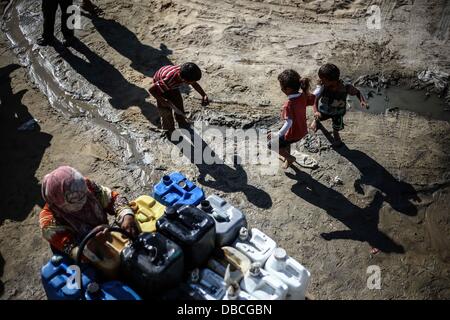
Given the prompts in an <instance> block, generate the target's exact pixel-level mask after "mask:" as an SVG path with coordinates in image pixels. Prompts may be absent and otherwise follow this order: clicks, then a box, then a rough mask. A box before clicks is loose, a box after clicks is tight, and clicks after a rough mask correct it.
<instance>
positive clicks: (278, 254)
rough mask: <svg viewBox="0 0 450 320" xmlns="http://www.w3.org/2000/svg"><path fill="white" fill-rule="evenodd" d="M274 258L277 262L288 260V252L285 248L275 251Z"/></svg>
mask: <svg viewBox="0 0 450 320" xmlns="http://www.w3.org/2000/svg"><path fill="white" fill-rule="evenodd" d="M273 256H274V258H275V259H276V260H278V261H280V260H286V258H287V253H286V250H284V249H283V248H279V247H278V248H276V249H275V250H274V251H273Z"/></svg>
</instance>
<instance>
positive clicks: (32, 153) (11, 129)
mask: <svg viewBox="0 0 450 320" xmlns="http://www.w3.org/2000/svg"><path fill="white" fill-rule="evenodd" d="M19 68H20V66H19V65H16V64H10V65H8V66H5V67H2V68H0V81H1V83H2V85H1V86H0V123H1V127H0V135H1V136H2V139H0V152H1V154H2V157H1V159H0V176H1V177H2V178H1V179H0V189H1V190H2V197H1V198H0V207H1V213H0V225H2V224H3V222H4V221H5V220H13V221H23V220H25V219H26V218H27V217H28V215H29V214H30V213H31V212H32V210H33V208H34V206H35V205H38V206H41V207H42V206H43V204H44V203H43V200H42V197H41V185H40V182H39V180H38V179H37V178H36V171H37V169H38V168H39V166H40V165H41V161H42V157H43V156H44V153H45V150H46V149H47V148H48V147H49V146H50V141H51V140H52V136H51V135H50V134H48V133H45V132H41V131H40V126H39V125H38V124H37V123H34V124H32V125H31V126H30V127H29V128H23V129H24V130H21V129H22V128H21V127H22V125H23V124H24V123H27V122H28V121H30V120H33V115H31V114H30V113H29V111H28V107H27V106H26V105H24V104H23V102H22V99H23V96H24V94H25V93H26V91H27V90H26V89H24V90H21V91H19V92H14V90H13V86H12V84H11V74H12V73H13V72H14V71H15V70H16V69H19Z"/></svg>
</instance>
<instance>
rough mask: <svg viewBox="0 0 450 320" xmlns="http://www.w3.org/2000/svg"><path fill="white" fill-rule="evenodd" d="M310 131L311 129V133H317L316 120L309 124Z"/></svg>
mask: <svg viewBox="0 0 450 320" xmlns="http://www.w3.org/2000/svg"><path fill="white" fill-rule="evenodd" d="M310 129H311V130H312V131H313V132H317V120H314V121H313V122H312V123H311V126H310Z"/></svg>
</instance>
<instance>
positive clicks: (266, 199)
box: [171, 128, 272, 209]
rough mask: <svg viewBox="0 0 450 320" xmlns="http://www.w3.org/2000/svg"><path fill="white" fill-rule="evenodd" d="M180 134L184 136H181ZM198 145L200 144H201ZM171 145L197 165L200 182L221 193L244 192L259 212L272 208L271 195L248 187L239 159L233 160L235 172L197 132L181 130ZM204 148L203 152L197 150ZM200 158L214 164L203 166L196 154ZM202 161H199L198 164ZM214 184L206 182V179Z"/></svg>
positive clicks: (204, 164)
mask: <svg viewBox="0 0 450 320" xmlns="http://www.w3.org/2000/svg"><path fill="white" fill-rule="evenodd" d="M180 133H181V134H180ZM195 141H199V142H200V144H199V143H198V142H197V144H196V143H195ZM171 142H172V143H173V144H174V145H176V146H177V147H178V148H179V149H180V151H181V152H183V154H184V156H185V157H186V158H188V159H189V161H190V162H191V163H192V164H195V165H196V166H197V168H198V170H199V171H200V174H199V177H198V182H199V183H200V184H202V185H204V186H207V187H210V188H212V189H216V190H220V191H223V192H227V193H234V192H243V193H244V195H245V196H246V198H247V200H248V201H249V202H251V203H252V204H254V205H255V206H257V207H258V208H263V209H268V208H270V207H272V199H271V197H270V195H269V194H268V193H267V192H265V191H264V190H262V189H258V188H256V187H254V186H252V185H250V184H248V176H247V172H246V171H245V170H244V169H243V167H242V165H241V164H240V163H239V162H240V161H239V159H238V157H237V156H235V158H234V167H235V168H232V167H230V166H228V165H226V164H224V163H223V160H222V159H220V158H219V157H217V155H216V153H215V152H214V151H213V150H212V149H211V148H210V147H209V146H208V144H207V143H206V142H205V141H204V140H203V138H202V137H200V136H199V135H198V133H197V132H196V131H195V129H193V128H191V129H189V130H180V131H179V134H177V136H173V138H172V139H171ZM199 145H201V148H199V149H197V150H196V149H195V147H198V146H199ZM200 152H201V155H204V154H208V155H211V157H212V158H213V159H209V160H212V161H208V163H211V164H207V163H204V161H203V157H202V156H200V157H197V158H196V157H195V156H194V154H195V153H197V155H198V154H200ZM199 160H200V161H199ZM208 175H209V176H210V177H212V178H213V180H206V177H207V176H208Z"/></svg>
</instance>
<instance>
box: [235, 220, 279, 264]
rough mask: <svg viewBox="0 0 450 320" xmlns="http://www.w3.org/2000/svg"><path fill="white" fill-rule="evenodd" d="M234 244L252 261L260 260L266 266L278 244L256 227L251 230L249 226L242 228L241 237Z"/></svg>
mask: <svg viewBox="0 0 450 320" xmlns="http://www.w3.org/2000/svg"><path fill="white" fill-rule="evenodd" d="M233 246H234V247H235V248H236V249H238V250H239V251H241V252H242V253H244V254H245V255H246V256H248V257H249V258H250V260H252V262H259V263H260V264H261V266H264V264H265V263H266V261H267V259H268V258H269V257H270V255H271V254H272V251H273V250H274V249H275V248H276V246H277V244H276V243H275V241H274V240H273V239H271V238H270V237H269V236H267V235H266V234H265V233H263V232H262V231H260V230H258V229H256V228H252V229H251V232H249V231H248V229H247V228H241V230H240V231H239V238H238V239H237V240H236V242H235V243H234V245H233Z"/></svg>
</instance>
